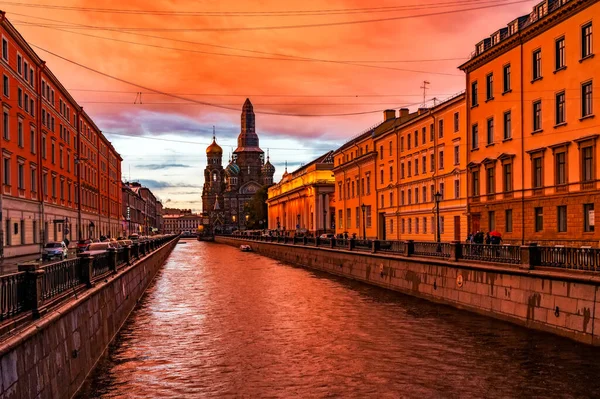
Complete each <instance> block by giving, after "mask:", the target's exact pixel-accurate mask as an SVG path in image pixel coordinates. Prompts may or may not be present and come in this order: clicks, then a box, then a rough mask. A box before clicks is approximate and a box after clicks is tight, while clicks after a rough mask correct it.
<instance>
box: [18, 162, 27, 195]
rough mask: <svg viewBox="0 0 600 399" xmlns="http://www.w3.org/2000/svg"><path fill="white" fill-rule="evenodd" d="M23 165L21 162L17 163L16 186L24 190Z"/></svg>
mask: <svg viewBox="0 0 600 399" xmlns="http://www.w3.org/2000/svg"><path fill="white" fill-rule="evenodd" d="M24 168H25V165H23V164H22V163H20V162H19V163H18V164H17V186H18V188H19V190H25V170H24Z"/></svg>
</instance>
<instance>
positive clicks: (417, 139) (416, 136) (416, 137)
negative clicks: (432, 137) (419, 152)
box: [415, 132, 419, 148]
mask: <svg viewBox="0 0 600 399" xmlns="http://www.w3.org/2000/svg"><path fill="white" fill-rule="evenodd" d="M418 146H419V135H418V134H417V133H416V132H415V148H417V147H418Z"/></svg>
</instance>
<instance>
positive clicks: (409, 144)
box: [406, 133, 412, 150]
mask: <svg viewBox="0 0 600 399" xmlns="http://www.w3.org/2000/svg"><path fill="white" fill-rule="evenodd" d="M406 144H407V145H408V149H409V150H410V149H411V145H412V142H411V141H410V133H409V134H408V136H406Z"/></svg>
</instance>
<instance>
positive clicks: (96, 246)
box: [86, 241, 117, 252]
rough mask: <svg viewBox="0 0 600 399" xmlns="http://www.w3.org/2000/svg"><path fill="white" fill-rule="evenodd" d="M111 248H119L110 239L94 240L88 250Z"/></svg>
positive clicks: (106, 249)
mask: <svg viewBox="0 0 600 399" xmlns="http://www.w3.org/2000/svg"><path fill="white" fill-rule="evenodd" d="M109 248H117V246H116V245H115V244H114V243H112V242H110V241H105V242H94V243H91V244H90V246H89V248H88V250H87V251H86V252H93V251H108V249H109Z"/></svg>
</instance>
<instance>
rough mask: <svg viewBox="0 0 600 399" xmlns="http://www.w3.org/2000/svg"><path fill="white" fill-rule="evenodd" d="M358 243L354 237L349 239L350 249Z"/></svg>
mask: <svg viewBox="0 0 600 399" xmlns="http://www.w3.org/2000/svg"><path fill="white" fill-rule="evenodd" d="M355 245H356V243H355V242H354V238H351V239H349V240H348V249H349V250H350V251H352V250H353V249H354V247H355Z"/></svg>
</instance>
